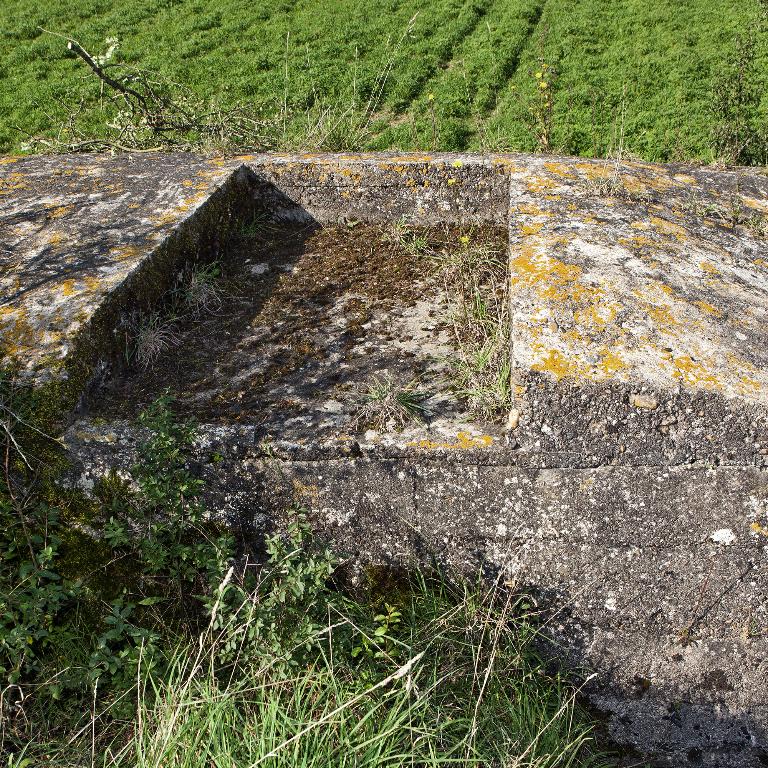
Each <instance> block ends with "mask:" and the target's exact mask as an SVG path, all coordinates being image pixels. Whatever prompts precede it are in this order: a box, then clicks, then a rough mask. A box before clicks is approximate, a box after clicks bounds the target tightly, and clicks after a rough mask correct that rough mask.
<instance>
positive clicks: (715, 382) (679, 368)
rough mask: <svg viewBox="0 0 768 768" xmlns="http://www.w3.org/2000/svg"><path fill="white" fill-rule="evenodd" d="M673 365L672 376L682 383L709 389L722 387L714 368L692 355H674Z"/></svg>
mask: <svg viewBox="0 0 768 768" xmlns="http://www.w3.org/2000/svg"><path fill="white" fill-rule="evenodd" d="M672 366H673V371H672V376H673V377H674V378H675V379H678V380H679V381H680V382H681V383H682V384H685V385H687V386H689V387H701V388H702V389H709V390H719V389H722V383H721V380H720V378H719V377H718V376H717V375H716V374H715V373H714V372H713V371H712V369H711V368H710V367H708V366H707V365H705V364H704V363H701V362H699V361H698V360H694V359H693V358H692V357H691V356H690V355H677V356H673V357H672Z"/></svg>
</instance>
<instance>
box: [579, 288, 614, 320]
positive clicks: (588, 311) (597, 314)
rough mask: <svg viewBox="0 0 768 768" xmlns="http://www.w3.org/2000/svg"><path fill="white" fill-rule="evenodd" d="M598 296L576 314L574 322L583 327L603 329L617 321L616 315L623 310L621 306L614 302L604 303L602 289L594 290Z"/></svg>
mask: <svg viewBox="0 0 768 768" xmlns="http://www.w3.org/2000/svg"><path fill="white" fill-rule="evenodd" d="M592 290H593V291H594V293H595V294H596V295H597V297H596V300H594V301H592V303H590V304H589V305H587V306H586V307H582V308H581V309H579V310H578V311H577V312H575V313H574V320H575V321H576V322H577V323H578V324H579V325H583V326H589V327H591V328H597V329H603V328H605V327H606V326H607V325H609V324H610V323H612V322H613V321H614V320H615V319H616V315H617V314H618V312H619V310H620V309H621V304H619V303H618V302H614V301H603V300H601V299H602V296H601V294H602V293H603V291H602V289H600V288H597V287H595V288H593V289H592Z"/></svg>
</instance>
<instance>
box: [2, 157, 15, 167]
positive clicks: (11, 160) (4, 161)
mask: <svg viewBox="0 0 768 768" xmlns="http://www.w3.org/2000/svg"><path fill="white" fill-rule="evenodd" d="M18 159H19V158H18V157H0V165H10V164H11V163H15V162H17V161H18Z"/></svg>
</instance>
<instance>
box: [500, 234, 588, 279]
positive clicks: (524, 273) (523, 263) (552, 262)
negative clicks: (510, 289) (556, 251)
mask: <svg viewBox="0 0 768 768" xmlns="http://www.w3.org/2000/svg"><path fill="white" fill-rule="evenodd" d="M511 267H512V271H513V272H514V275H515V276H516V277H517V279H518V281H522V282H524V283H526V284H527V285H535V284H537V283H540V282H547V283H550V284H552V285H556V286H562V285H565V284H567V283H572V282H574V281H575V280H578V278H579V276H580V275H581V269H580V268H579V267H577V266H576V265H573V264H565V263H563V262H562V261H559V260H558V259H556V258H554V257H552V256H548V255H547V254H545V253H542V252H541V251H537V250H536V249H535V248H534V247H533V246H531V245H529V244H525V245H523V247H522V253H520V254H519V255H518V256H515V257H514V258H513V259H512V261H511Z"/></svg>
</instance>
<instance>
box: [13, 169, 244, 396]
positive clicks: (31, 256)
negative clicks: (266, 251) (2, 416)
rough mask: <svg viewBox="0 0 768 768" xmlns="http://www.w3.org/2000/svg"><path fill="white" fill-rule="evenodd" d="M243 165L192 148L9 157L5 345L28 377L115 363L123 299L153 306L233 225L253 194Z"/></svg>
mask: <svg viewBox="0 0 768 768" xmlns="http://www.w3.org/2000/svg"><path fill="white" fill-rule="evenodd" d="M241 166H242V163H240V162H239V161H222V160H219V159H211V160H208V159H204V158H198V157H194V156H192V155H180V156H175V155H174V156H171V155H134V156H131V155H121V156H116V157H110V156H106V155H104V156H94V155H79V156H74V157H54V158H51V157H28V158H6V159H4V160H3V162H2V164H1V165H0V200H2V209H1V210H0V351H1V352H2V353H3V355H4V356H5V357H6V359H11V360H13V361H15V362H16V363H17V364H18V366H19V371H18V375H19V377H20V378H21V379H22V380H23V381H28V382H30V383H33V384H36V385H39V384H43V383H50V382H61V381H66V380H67V379H69V378H70V377H71V376H72V375H73V374H74V371H75V370H77V374H75V377H76V378H77V379H78V380H79V382H78V384H77V386H76V387H75V389H76V390H77V389H80V388H82V387H83V386H84V384H85V382H86V381H87V379H88V378H90V376H92V375H93V373H94V372H95V369H96V368H97V367H98V365H99V358H104V361H105V362H106V358H107V357H108V356H107V351H108V348H109V346H110V345H111V344H112V345H113V344H114V336H113V333H114V331H115V330H116V328H117V326H118V324H119V322H120V316H119V312H120V310H119V306H120V305H123V308H124V309H125V308H127V307H128V306H130V307H131V308H134V307H135V308H142V307H147V306H150V305H151V303H152V302H153V301H157V299H158V298H159V296H161V295H162V293H163V291H165V290H166V289H167V288H168V286H169V285H170V282H171V280H172V278H173V276H174V274H175V268H176V267H177V265H178V264H179V263H181V262H182V260H184V259H191V258H194V257H197V256H199V255H200V253H201V252H202V251H205V250H206V249H207V250H211V249H213V250H215V249H216V248H217V247H218V244H219V241H220V239H221V238H223V237H225V236H226V231H227V228H228V226H229V219H230V218H231V217H232V216H233V211H234V210H235V208H237V207H238V206H242V204H243V200H244V199H247V197H248V195H247V192H246V191H245V190H244V189H243V188H242V186H243V184H245V172H244V171H243V170H242V169H241ZM238 169H241V170H239V171H238ZM236 189H237V190H239V192H238V193H236V192H235V190H236Z"/></svg>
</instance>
